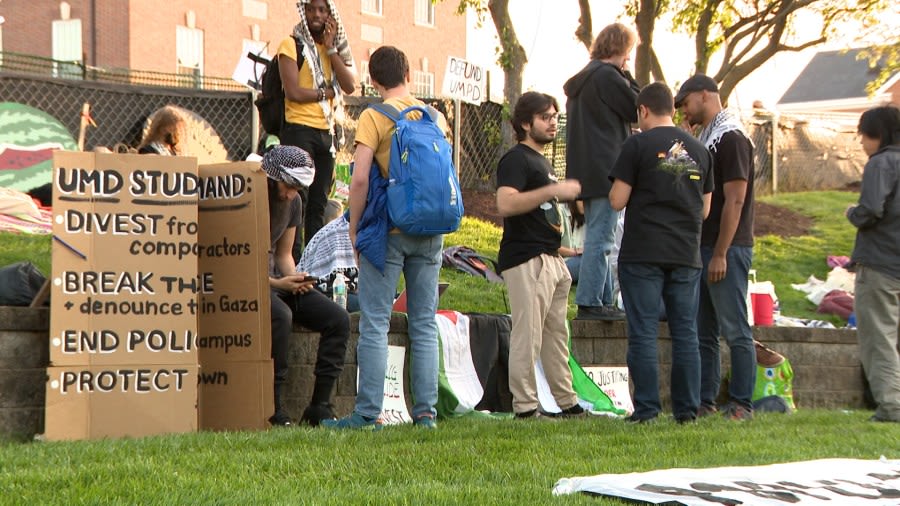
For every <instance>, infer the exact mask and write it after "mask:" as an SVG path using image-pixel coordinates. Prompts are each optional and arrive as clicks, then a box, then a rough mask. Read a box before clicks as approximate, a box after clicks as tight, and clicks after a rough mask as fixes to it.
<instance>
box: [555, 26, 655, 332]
mask: <svg viewBox="0 0 900 506" xmlns="http://www.w3.org/2000/svg"><path fill="white" fill-rule="evenodd" d="M636 42H637V35H636V34H635V33H634V31H633V30H631V29H630V28H628V27H626V26H625V25H623V24H621V23H613V24H611V25H609V26H607V27H605V28H604V29H603V30H601V31H600V33H599V34H598V35H597V38H596V39H595V40H594V44H593V46H592V48H591V61H590V62H589V63H588V64H587V65H586V66H585V67H584V68H583V69H582V70H581V71H580V72H578V73H577V74H575V75H574V76H573V77H572V78H570V79H569V80H568V81H567V82H566V84H565V86H564V90H565V92H566V97H567V100H566V122H567V123H566V179H575V180H578V181H580V182H581V195H580V197H579V198H580V199H582V200H583V201H584V215H585V234H584V253H583V256H582V260H581V268H580V272H579V274H578V287H577V288H576V290H575V303H576V304H578V312H577V314H576V315H575V319H577V320H623V319H624V317H625V315H624V313H622V311H619V310H618V309H616V307H615V306H614V303H615V301H614V300H613V290H612V278H611V277H610V273H609V260H608V258H607V257H608V255H609V252H610V250H611V249H612V247H613V245H614V243H615V229H616V222H617V221H618V217H619V213H618V212H617V211H614V210H613V209H612V207H610V205H609V189H610V187H611V183H610V180H609V171H610V169H611V168H612V166H613V163H615V161H616V158H617V157H618V156H619V151H620V150H621V149H622V143H623V142H625V138H627V137H628V136H629V135H630V134H631V124H632V123H635V122H636V121H637V96H638V93H639V92H640V91H641V89H640V86H639V85H638V84H637V82H636V81H635V80H634V78H632V77H631V74H630V73H629V71H628V70H627V66H628V62H629V60H630V59H631V51H632V49H634V45H635V43H636Z"/></svg>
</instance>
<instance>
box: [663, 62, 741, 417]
mask: <svg viewBox="0 0 900 506" xmlns="http://www.w3.org/2000/svg"><path fill="white" fill-rule="evenodd" d="M675 105H676V107H680V108H681V109H682V111H683V112H684V116H685V119H686V120H687V121H688V122H689V123H690V124H691V126H694V125H702V126H703V131H702V132H701V133H700V142H702V143H703V144H704V145H705V146H706V147H707V149H709V150H710V152H711V153H712V155H713V160H714V161H715V171H714V172H715V174H714V175H715V180H716V189H715V191H714V192H713V198H712V208H711V209H710V213H709V218H708V219H707V220H706V222H704V223H703V236H702V238H701V241H700V244H701V247H700V255H701V257H702V258H703V278H702V282H701V284H700V306H699V309H698V311H697V333H698V336H699V339H700V368H701V380H700V402H701V405H700V412H699V414H700V416H705V415H709V414H712V413H715V412H716V411H718V408H717V407H716V404H715V402H716V397H717V396H718V394H719V385H720V382H721V373H720V370H719V369H720V362H719V336H725V340H726V342H727V343H728V348H729V350H730V351H731V379H730V381H729V383H728V394H729V398H730V399H729V402H728V404H726V405H725V407H724V409H723V411H724V415H725V416H726V417H727V418H729V419H732V420H747V419H750V418H752V417H753V404H752V399H751V398H752V396H753V389H754V388H755V386H756V348H755V347H754V344H753V333H752V331H751V329H750V323H749V322H748V321H747V276H748V274H749V271H750V265H751V263H752V261H753V178H754V167H753V144H752V143H751V142H750V139H748V138H747V136H746V134H744V131H743V125H742V124H741V121H740V118H739V117H738V116H737V115H735V114H732V113H731V112H730V111H728V110H727V109H723V108H722V102H721V100H720V98H719V89H718V86H716V82H715V81H713V80H712V79H711V78H709V77H707V76H704V75H701V74H697V75H695V76H693V77H691V78H690V79H688V80H687V81H685V82H684V84H683V85H682V86H681V89H680V90H679V91H678V95H677V96H676V97H675Z"/></svg>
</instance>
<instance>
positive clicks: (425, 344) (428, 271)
mask: <svg viewBox="0 0 900 506" xmlns="http://www.w3.org/2000/svg"><path fill="white" fill-rule="evenodd" d="M387 241H388V249H387V262H386V263H385V267H384V274H382V273H381V272H378V269H377V268H375V267H374V266H373V265H372V264H371V263H370V262H369V261H368V260H366V258H365V257H364V256H360V257H359V309H360V318H359V345H358V346H357V348H356V359H357V360H356V362H357V364H359V380H358V388H357V394H356V408H355V411H356V412H357V413H358V414H360V415H362V416H365V417H368V418H375V417H378V416H379V415H381V408H382V405H383V401H384V374H385V369H386V368H387V354H388V348H387V347H388V340H387V335H388V330H389V329H390V321H391V308H392V307H393V305H394V294H395V293H396V289H397V281H398V280H399V279H400V273H401V272H402V273H403V277H404V279H405V281H406V294H407V317H408V318H407V320H408V329H409V349H410V352H409V356H410V361H409V364H410V385H411V386H412V388H411V390H412V397H413V402H414V404H413V409H412V415H413V418H415V417H417V416H420V415H424V414H430V415H432V416H434V415H436V414H437V411H435V408H434V406H435V404H437V395H438V394H437V391H438V330H437V323H436V322H435V321H434V314H435V311H437V300H438V295H437V293H438V292H437V290H438V274H439V273H440V270H441V250H442V248H443V245H444V237H443V236H440V235H437V236H433V237H416V236H410V235H406V234H390V235H389V237H388V239H387Z"/></svg>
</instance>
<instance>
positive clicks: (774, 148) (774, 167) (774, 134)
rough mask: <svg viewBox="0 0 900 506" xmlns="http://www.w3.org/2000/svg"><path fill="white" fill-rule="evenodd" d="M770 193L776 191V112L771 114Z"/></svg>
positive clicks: (773, 193) (775, 192)
mask: <svg viewBox="0 0 900 506" xmlns="http://www.w3.org/2000/svg"><path fill="white" fill-rule="evenodd" d="M771 122H772V123H771V125H772V127H771V128H772V195H775V194H777V193H778V114H777V113H774V114H772V119H771Z"/></svg>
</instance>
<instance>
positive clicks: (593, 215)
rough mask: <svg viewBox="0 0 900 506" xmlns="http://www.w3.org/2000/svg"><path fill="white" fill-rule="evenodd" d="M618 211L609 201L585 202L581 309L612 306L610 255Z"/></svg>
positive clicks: (579, 293)
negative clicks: (584, 307) (582, 307)
mask: <svg viewBox="0 0 900 506" xmlns="http://www.w3.org/2000/svg"><path fill="white" fill-rule="evenodd" d="M618 220H619V212H618V211H615V210H614V209H613V208H612V207H611V206H610V205H609V199H608V198H604V197H601V198H595V199H587V200H585V201H584V254H583V255H582V257H581V269H580V271H579V273H578V288H576V289H575V303H576V304H578V305H579V306H595V307H596V306H609V305H612V304H613V302H615V301H613V293H612V278H611V277H610V275H609V259H608V258H607V257H608V255H609V252H610V251H611V250H612V247H613V245H614V244H615V241H616V222H617V221H618Z"/></svg>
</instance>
